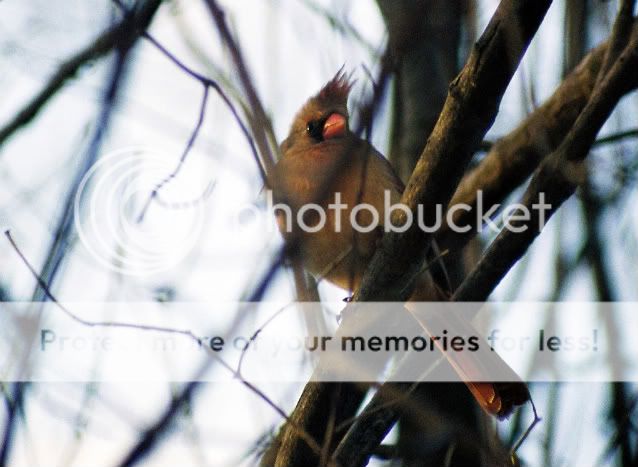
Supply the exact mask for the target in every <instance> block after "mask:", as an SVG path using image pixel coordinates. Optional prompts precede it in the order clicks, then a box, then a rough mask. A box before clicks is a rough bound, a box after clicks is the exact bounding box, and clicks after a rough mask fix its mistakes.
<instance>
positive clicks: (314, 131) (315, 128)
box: [306, 120, 323, 141]
mask: <svg viewBox="0 0 638 467" xmlns="http://www.w3.org/2000/svg"><path fill="white" fill-rule="evenodd" d="M306 132H307V133H308V134H309V135H310V137H311V138H313V139H314V140H316V141H323V134H322V132H323V125H322V122H321V121H319V120H312V121H310V122H308V125H306Z"/></svg>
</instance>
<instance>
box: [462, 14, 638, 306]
mask: <svg viewBox="0 0 638 467" xmlns="http://www.w3.org/2000/svg"><path fill="white" fill-rule="evenodd" d="M637 68H638V22H636V21H634V26H633V30H632V32H631V38H630V41H629V43H628V44H627V46H626V47H625V49H624V51H623V53H622V54H621V55H620V57H618V59H617V60H616V61H615V62H614V63H613V66H612V67H611V69H610V70H609V72H608V73H607V74H606V76H605V77H604V78H603V79H602V81H601V83H600V85H598V86H597V87H596V89H595V91H594V93H593V94H592V97H591V99H590V100H589V102H588V103H587V105H586V106H585V108H584V109H583V111H582V112H581V114H580V115H579V116H578V119H577V120H576V122H575V123H574V126H573V127H572V128H571V130H570V131H569V133H568V134H567V136H566V137H565V140H564V141H563V143H561V145H560V146H559V147H558V149H556V151H554V152H553V153H552V154H551V155H550V156H548V157H547V159H546V160H545V161H544V162H543V164H541V166H540V167H539V169H538V171H537V172H536V174H535V175H534V177H533V178H532V181H531V182H530V185H529V187H528V188H527V190H526V192H525V194H524V195H523V198H522V200H521V204H522V205H524V206H525V207H526V208H527V209H529V210H530V213H531V215H530V216H529V220H526V221H516V222H512V223H511V224H512V225H513V226H515V227H517V230H518V228H523V227H525V231H524V232H520V233H515V232H514V231H513V229H503V230H502V231H501V233H500V234H499V235H498V236H497V238H496V239H495V240H494V241H493V242H492V244H491V245H490V247H489V248H488V249H487V251H486V252H485V254H484V255H483V257H482V258H481V260H480V261H479V263H478V264H477V266H476V268H475V269H474V270H473V271H472V273H471V274H470V275H469V276H468V277H467V278H466V279H465V281H464V282H463V284H461V286H460V287H459V288H458V289H457V291H456V292H455V293H454V296H453V297H452V299H453V300H457V301H484V300H486V299H487V297H488V296H489V295H490V294H491V293H492V291H493V290H494V288H495V287H496V286H497V285H498V283H499V282H500V281H501V279H502V278H503V277H504V276H505V274H506V273H507V272H508V271H509V270H510V268H511V267H512V266H513V265H514V264H515V263H516V262H517V261H518V260H519V259H520V258H521V257H522V256H523V255H524V254H525V252H526V251H527V249H528V248H529V246H530V245H531V244H532V242H533V241H534V239H535V238H536V237H537V236H538V234H539V233H540V228H539V227H540V226H539V221H540V218H539V212H538V211H537V210H535V209H532V206H533V204H535V203H538V202H539V199H540V194H541V193H543V194H544V196H545V202H547V203H549V204H551V208H550V209H549V211H548V212H547V213H546V219H549V218H550V217H551V216H552V215H553V214H554V213H555V212H556V210H557V209H558V208H559V207H560V206H561V205H562V203H563V202H565V200H567V199H568V198H569V197H570V196H571V195H572V194H573V193H574V192H575V190H576V187H577V185H578V183H579V181H580V180H578V177H577V175H578V171H579V170H581V167H580V163H581V162H582V161H583V159H585V157H587V155H588V153H589V150H590V148H591V146H592V145H593V143H594V141H595V138H596V135H597V134H598V131H599V130H600V128H601V127H602V125H603V124H604V123H605V121H606V120H607V118H608V117H609V115H610V114H611V112H612V111H613V109H614V108H615V107H616V105H617V103H618V101H619V100H620V98H621V97H622V96H623V95H624V94H626V93H627V92H628V90H629V89H633V88H634V87H635V86H637V85H638V83H636V81H638V76H636V71H635V70H636V69H637ZM575 175H576V176H575Z"/></svg>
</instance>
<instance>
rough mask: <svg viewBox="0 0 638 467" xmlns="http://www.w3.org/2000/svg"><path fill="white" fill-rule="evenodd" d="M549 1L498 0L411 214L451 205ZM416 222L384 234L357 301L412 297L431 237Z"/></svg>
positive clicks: (439, 133)
mask: <svg viewBox="0 0 638 467" xmlns="http://www.w3.org/2000/svg"><path fill="white" fill-rule="evenodd" d="M550 4H551V0H543V1H531V0H503V1H502V2H501V3H500V5H499V7H498V8H497V10H496V12H495V13H494V16H493V17H492V20H491V21H490V23H489V25H488V26H487V28H486V30H485V32H484V33H483V35H482V36H481V39H480V40H479V41H478V42H477V44H476V45H475V47H474V49H473V51H472V53H471V55H470V58H469V59H468V62H467V63H466V65H465V67H464V68H463V70H462V71H461V73H460V74H459V76H458V77H457V78H456V79H455V80H454V81H453V82H452V83H451V85H450V90H449V94H448V98H447V100H446V102H445V105H444V108H443V111H442V112H441V116H440V117H439V120H438V122H437V124H436V126H435V128H434V130H433V131H432V134H431V135H430V138H429V139H428V142H427V144H426V147H425V149H424V150H423V153H422V154H421V158H420V159H419V162H418V163H417V166H416V168H415V170H414V172H413V174H412V176H411V178H410V181H409V182H408V185H407V187H406V189H405V192H404V193H403V197H402V202H403V203H405V204H406V205H407V206H408V207H409V208H410V209H411V210H412V212H413V213H416V211H417V206H418V207H419V208H422V212H423V218H424V219H433V218H435V216H436V206H437V205H447V204H448V203H449V201H450V199H451V198H452V195H453V193H454V190H455V188H456V186H457V184H458V182H459V181H460V179H461V177H462V175H463V172H464V171H465V168H466V166H467V164H468V163H469V161H470V159H471V157H472V154H473V153H474V151H475V150H476V148H478V146H479V144H480V143H481V141H482V139H483V136H484V135H485V132H486V131H487V130H488V128H489V127H490V126H491V125H492V122H493V121H494V118H495V117H496V113H497V111H498V106H499V103H500V101H501V98H502V96H503V93H504V92H505V89H506V88H507V85H508V84H509V82H510V80H511V78H512V75H513V74H514V71H515V70H516V68H517V66H518V64H519V62H520V60H521V58H522V56H523V54H524V52H525V50H526V49H527V46H528V45H529V42H530V41H531V39H532V37H533V36H534V34H535V33H536V30H537V29H538V27H539V25H540V23H541V21H542V19H543V17H544V16H545V13H546V12H547V9H548V8H549V5H550ZM394 214H399V213H397V212H395V213H394ZM401 214H403V216H405V213H401ZM392 220H393V223H394V224H395V225H402V224H403V223H404V221H405V219H403V218H401V216H400V215H397V216H394V217H393V219H392ZM412 224H413V225H412V226H411V228H409V229H408V230H407V231H406V232H404V233H401V234H398V233H396V232H389V233H387V234H386V235H384V237H383V242H382V244H381V247H380V248H378V249H377V251H376V253H375V255H374V257H373V259H372V261H371V263H370V265H369V266H368V269H367V272H366V274H365V276H364V278H363V279H362V283H361V287H360V288H359V291H358V292H357V293H356V294H355V297H356V298H357V299H358V300H387V299H395V300H402V299H406V298H407V297H409V295H410V294H411V292H412V291H411V290H410V288H407V289H406V287H405V284H406V283H409V282H410V281H412V279H413V278H414V276H415V274H417V273H418V271H419V269H420V268H421V265H422V263H423V259H424V256H423V254H424V252H425V251H427V247H428V245H429V244H430V242H431V240H432V236H431V235H429V234H426V233H425V232H423V231H422V230H421V229H419V227H418V225H416V224H417V223H412ZM443 248H445V247H443ZM415 252H421V254H415Z"/></svg>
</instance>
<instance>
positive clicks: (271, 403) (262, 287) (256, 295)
mask: <svg viewBox="0 0 638 467" xmlns="http://www.w3.org/2000/svg"><path fill="white" fill-rule="evenodd" d="M4 234H5V236H6V237H7V239H8V240H9V243H10V244H11V246H12V248H13V249H14V251H15V252H16V253H17V254H18V256H19V257H20V259H21V260H22V262H23V263H24V265H25V266H26V267H27V268H28V269H29V272H31V275H32V276H33V277H34V279H35V280H36V281H37V283H38V285H39V286H40V287H41V289H42V290H43V291H44V292H45V293H46V295H47V297H48V298H49V300H51V302H52V303H53V304H54V305H55V306H56V307H57V308H58V309H60V310H61V311H62V312H63V313H64V314H65V315H67V316H68V317H69V318H71V319H72V320H73V321H75V322H77V323H79V324H81V325H83V326H87V327H111V328H125V329H136V330H139V331H143V332H148V331H151V332H162V333H167V334H177V335H182V336H186V337H188V338H190V339H192V340H194V341H195V342H196V343H197V344H198V345H200V344H201V339H199V338H198V337H197V336H196V335H195V334H194V333H193V332H192V331H190V330H182V329H175V328H169V327H164V326H153V325H143V324H134V323H125V322H118V321H89V320H85V319H83V318H81V317H79V316H78V315H77V314H75V313H73V312H72V311H71V310H70V309H68V308H67V307H65V306H64V305H63V304H62V303H61V302H60V301H58V299H57V298H56V297H55V296H54V295H53V293H52V292H51V290H50V289H49V286H48V284H46V282H45V281H44V279H43V278H42V277H41V276H40V275H39V274H38V273H37V271H36V270H35V268H34V267H33V266H32V265H31V263H30V262H29V261H28V260H27V258H26V257H25V255H24V254H23V253H22V251H21V250H20V248H19V247H18V245H17V244H16V242H15V241H14V239H13V237H12V236H11V233H10V232H9V231H8V230H7V231H5V232H4ZM279 265H280V263H279V262H277V261H276V262H274V263H273V266H271V268H270V269H269V270H268V272H267V273H266V275H265V277H264V279H263V281H262V283H261V284H260V285H259V286H258V287H257V288H256V289H255V292H254V293H253V295H251V299H252V300H251V301H259V300H260V299H261V296H262V295H263V292H264V290H265V287H266V286H267V284H268V283H270V281H271V280H272V278H273V276H274V271H276V270H277V269H278V267H279ZM233 327H234V326H233ZM202 348H203V349H204V350H205V351H206V352H207V355H209V356H212V357H213V358H212V359H207V360H206V362H205V364H204V365H203V366H202V367H201V368H200V369H199V370H198V371H197V372H196V375H198V376H197V377H196V378H194V380H195V381H191V382H190V383H189V384H188V385H187V386H186V388H185V389H184V390H183V391H182V392H181V393H180V395H179V396H178V397H176V398H175V399H173V401H172V402H171V404H170V406H169V409H168V410H167V412H166V413H165V414H164V415H163V416H162V417H161V419H160V422H159V423H157V424H156V426H159V425H161V426H162V427H164V428H165V427H166V425H167V424H168V421H170V420H171V419H172V417H173V416H174V414H175V412H176V410H177V408H178V407H179V406H181V405H182V403H183V402H184V401H186V400H188V399H189V398H190V395H191V394H192V393H193V391H194V390H195V388H196V387H197V384H198V381H196V380H198V379H199V378H200V377H201V376H202V375H203V374H204V373H205V372H206V371H207V370H208V367H209V365H210V363H209V362H212V361H216V362H218V363H219V364H220V365H221V366H223V367H224V368H225V369H226V370H228V371H229V372H230V373H231V374H232V375H233V376H234V377H235V378H236V379H237V380H238V381H239V382H240V383H241V384H243V385H244V386H245V387H247V388H248V389H250V390H251V391H252V392H253V393H254V394H255V395H257V396H258V397H259V398H260V399H261V400H263V401H264V402H266V404H268V405H269V406H270V407H271V408H272V409H273V410H274V411H275V412H277V414H279V415H280V416H281V417H282V418H283V419H284V420H285V421H286V422H287V423H289V424H290V426H291V427H292V428H293V429H294V430H295V431H296V432H297V434H298V435H299V436H300V437H301V438H303V439H304V440H305V441H306V442H307V443H308V444H309V446H310V447H311V449H313V450H315V451H316V452H317V453H319V452H321V448H320V446H319V445H318V444H317V443H316V442H315V441H314V439H313V438H312V437H311V436H310V435H308V434H307V433H306V432H304V431H303V430H302V429H300V428H298V427H297V425H296V424H295V423H294V422H293V421H292V420H291V419H290V418H289V416H288V415H287V414H286V412H285V411H284V410H283V409H282V408H281V407H279V406H278V405H277V404H275V403H274V401H273V400H272V399H270V398H269V397H268V396H267V395H266V394H265V393H264V392H263V391H262V390H261V389H259V388H258V387H257V386H255V385H254V384H253V383H251V382H250V381H248V380H246V379H245V378H243V377H242V376H241V374H239V373H238V372H237V370H235V369H234V368H233V367H232V366H231V365H230V364H228V363H226V361H225V360H224V359H222V358H221V357H220V356H219V355H218V354H217V353H216V352H214V351H212V349H209V348H208V347H206V346H203V347H202ZM176 404H177V406H176ZM169 415H170V416H169ZM151 432H152V434H150V433H151ZM147 434H148V435H149V436H152V437H153V439H154V437H155V436H156V434H155V432H154V431H153V430H147ZM144 439H145V438H144ZM153 439H145V441H144V442H142V443H139V444H138V445H139V446H141V445H146V444H147V443H152V442H153ZM132 452H137V451H136V449H133V451H132ZM144 452H146V451H144ZM133 457H134V458H135V459H134V460H135V462H137V460H139V457H138V456H133ZM135 462H133V458H132V457H131V455H129V456H127V458H126V459H125V461H123V463H122V464H120V465H121V466H130V465H133V464H134V463H135Z"/></svg>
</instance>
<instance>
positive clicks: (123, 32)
mask: <svg viewBox="0 0 638 467" xmlns="http://www.w3.org/2000/svg"><path fill="white" fill-rule="evenodd" d="M159 3H160V2H158V1H152V2H144V4H143V5H142V6H141V8H138V9H136V11H135V12H133V14H132V15H126V16H125V17H124V18H123V19H122V21H120V22H119V23H117V24H114V25H112V26H109V27H108V28H107V29H106V30H105V31H104V32H102V33H101V34H100V35H99V36H98V37H97V38H96V39H95V40H94V41H93V42H91V43H90V44H89V45H88V46H86V47H85V48H84V49H82V50H80V51H79V52H78V53H76V54H75V55H73V56H72V57H70V58H69V59H67V60H66V61H64V62H63V63H62V65H60V67H59V68H58V69H57V70H56V72H55V73H54V74H53V76H51V78H50V79H49V81H48V82H47V83H46V84H45V85H44V87H43V88H42V89H41V90H40V92H39V93H38V94H36V95H35V96H34V97H33V98H32V99H31V101H30V102H29V103H28V104H26V105H25V106H24V108H22V110H20V111H19V112H18V113H17V114H16V115H15V116H14V117H13V119H12V120H11V121H9V122H8V123H7V124H6V125H5V126H4V127H2V128H1V129H0V147H1V146H2V145H3V144H4V142H5V141H6V140H7V139H8V138H9V137H10V136H11V135H13V134H14V133H15V132H16V131H17V130H19V129H20V128H22V127H23V126H25V125H27V124H28V123H29V122H31V120H33V119H34V118H35V117H36V116H37V115H38V113H40V111H41V110H42V109H43V108H44V106H45V105H46V104H47V103H48V102H49V100H50V99H51V98H52V97H53V96H55V94H56V93H57V92H58V91H59V90H60V89H62V87H63V86H64V85H65V84H66V83H67V81H69V80H71V79H73V78H75V76H76V75H77V73H78V71H79V70H80V68H82V67H83V66H84V65H86V64H87V63H90V62H91V61H93V60H96V59H98V58H101V57H103V56H104V55H106V54H107V53H109V52H110V51H111V50H113V49H114V48H115V47H116V46H117V44H118V43H119V42H120V41H121V40H122V38H123V37H125V36H127V35H128V34H130V31H131V30H134V29H140V28H141V29H144V28H145V26H146V25H147V24H148V22H149V21H150V18H151V17H152V16H153V14H154V13H155V10H156V9H157V6H158V4H159Z"/></svg>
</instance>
